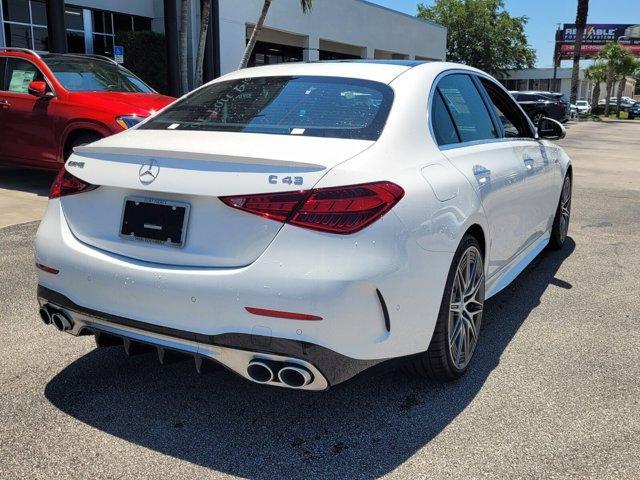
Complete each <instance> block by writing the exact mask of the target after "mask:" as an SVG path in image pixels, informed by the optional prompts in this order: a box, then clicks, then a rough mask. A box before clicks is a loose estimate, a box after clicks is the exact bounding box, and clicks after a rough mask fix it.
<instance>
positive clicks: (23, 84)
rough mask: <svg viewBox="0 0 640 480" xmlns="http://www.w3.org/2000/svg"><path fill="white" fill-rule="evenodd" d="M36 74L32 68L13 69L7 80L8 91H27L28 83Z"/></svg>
mask: <svg viewBox="0 0 640 480" xmlns="http://www.w3.org/2000/svg"><path fill="white" fill-rule="evenodd" d="M35 76H36V72H35V71H33V70H14V71H13V72H12V74H11V81H10V82H9V91H10V92H16V93H28V91H29V83H30V82H31V81H32V80H33V79H34V77H35Z"/></svg>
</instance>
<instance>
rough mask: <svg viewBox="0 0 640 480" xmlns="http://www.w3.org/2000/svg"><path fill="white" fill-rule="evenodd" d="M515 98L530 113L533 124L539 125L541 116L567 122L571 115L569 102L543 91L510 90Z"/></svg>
mask: <svg viewBox="0 0 640 480" xmlns="http://www.w3.org/2000/svg"><path fill="white" fill-rule="evenodd" d="M510 93H511V95H512V96H513V98H515V99H516V101H517V102H518V103H519V104H520V106H521V107H522V108H523V109H524V111H525V112H526V113H527V115H529V117H530V118H531V120H533V124H534V125H537V124H538V122H539V121H540V119H541V118H543V117H547V118H553V119H554V120H558V121H559V122H565V121H567V120H568V119H569V117H570V116H571V111H570V108H569V104H568V103H565V102H564V100H562V99H559V98H554V97H552V96H551V94H549V93H548V92H547V93H542V92H510Z"/></svg>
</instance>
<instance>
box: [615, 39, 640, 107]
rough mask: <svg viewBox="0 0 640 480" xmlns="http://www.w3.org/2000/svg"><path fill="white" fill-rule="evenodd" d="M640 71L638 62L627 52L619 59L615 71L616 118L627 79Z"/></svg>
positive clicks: (639, 62)
mask: <svg viewBox="0 0 640 480" xmlns="http://www.w3.org/2000/svg"><path fill="white" fill-rule="evenodd" d="M639 69H640V61H638V60H636V58H635V56H634V55H633V54H632V53H631V52H630V51H628V50H627V55H625V56H624V57H623V58H621V59H620V62H619V63H618V67H617V69H616V76H617V77H618V80H619V83H618V92H617V95H616V96H617V99H616V107H617V111H616V118H620V102H621V101H622V94H623V92H624V87H625V85H626V84H627V77H633V76H635V74H636V72H637V71H638V70H639Z"/></svg>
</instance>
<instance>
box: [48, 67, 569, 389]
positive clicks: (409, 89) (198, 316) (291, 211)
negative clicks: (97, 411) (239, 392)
mask: <svg viewBox="0 0 640 480" xmlns="http://www.w3.org/2000/svg"><path fill="white" fill-rule="evenodd" d="M563 136H564V129H563V127H562V126H561V125H560V124H559V123H557V122H555V121H553V120H548V119H544V120H543V121H541V122H540V124H539V125H538V127H537V129H536V128H534V126H533V125H532V123H531V122H530V121H529V119H528V118H527V116H526V115H525V113H524V112H523V111H522V109H521V108H520V107H519V106H518V104H517V103H516V102H515V101H514V100H513V98H512V97H511V96H510V95H509V93H508V92H507V91H506V90H505V89H504V88H503V87H502V85H500V83H498V82H497V81H496V80H494V79H493V78H492V77H490V76H489V75H487V74H485V73H483V72H481V71H479V70H476V69H473V68H470V67H466V66H463V65H457V64H451V63H441V62H432V63H422V62H409V61H403V62H389V61H377V62H376V61H355V62H340V61H338V62H319V63H306V64H305V63H302V64H286V65H275V66H265V67H259V68H251V69H246V70H241V71H237V72H234V73H231V74H228V75H225V76H223V77H221V78H219V79H217V80H215V81H213V82H211V83H209V84H207V85H205V86H203V87H201V88H199V89H197V90H195V91H193V92H191V93H189V94H188V95H186V96H185V97H183V98H181V99H180V100H178V101H176V102H175V103H173V104H171V105H170V106H168V107H167V108H165V109H164V110H163V111H161V112H159V113H158V114H156V115H155V116H153V117H151V118H149V119H148V120H146V121H144V122H142V123H140V124H139V125H137V126H136V127H134V128H131V129H130V130H127V131H125V132H123V133H121V134H118V135H115V136H113V137H109V138H105V139H103V140H100V141H98V142H96V143H93V144H90V145H87V146H83V147H78V148H76V149H75V152H74V154H73V155H72V156H71V157H70V158H69V160H68V161H67V163H66V165H65V167H64V168H63V169H62V171H61V172H60V174H59V175H58V177H57V178H56V180H55V182H54V184H53V186H52V188H51V193H50V198H51V200H50V202H49V205H48V208H47V211H46V214H45V217H44V219H43V221H42V223H41V224H40V228H39V230H38V235H37V240H36V264H37V267H38V275H39V287H38V300H39V304H40V307H41V308H40V316H41V318H42V320H43V321H44V323H46V324H53V325H55V326H56V327H57V328H58V329H59V330H61V331H66V332H68V333H71V334H72V335H84V334H93V335H95V338H96V343H97V345H98V346H105V345H114V344H121V345H124V348H125V350H126V352H127V353H128V354H132V353H135V352H138V351H143V350H145V349H149V348H152V349H156V350H157V353H158V357H159V359H160V361H161V362H165V361H166V359H167V358H168V356H169V355H174V354H180V355H184V354H185V353H186V354H188V355H191V356H193V358H195V363H196V367H197V368H198V369H201V368H202V367H203V366H204V365H206V364H207V362H211V361H213V362H217V363H219V364H222V365H223V366H225V367H227V368H228V369H230V370H232V371H233V372H235V373H237V374H239V375H241V376H242V377H244V378H246V379H248V380H252V381H254V382H258V383H261V384H268V385H274V386H282V387H289V388H297V389H304V390H323V389H326V388H328V387H330V386H332V385H336V384H338V383H340V382H343V381H345V380H347V379H349V378H350V377H353V376H354V375H356V374H358V373H360V372H362V371H363V370H365V369H367V368H369V367H372V366H374V365H376V364H380V363H382V362H384V361H386V360H389V359H398V360H401V361H403V362H406V364H407V366H408V370H410V371H413V372H415V373H416V374H419V375H425V376H429V377H432V378H437V379H454V378H457V377H459V376H460V375H462V374H463V373H464V372H465V371H466V370H467V369H468V368H469V365H470V361H471V359H472V357H473V353H474V350H475V349H476V346H477V344H478V341H479V338H480V333H481V321H482V311H483V305H484V302H485V300H486V299H488V298H490V297H491V296H493V295H495V294H496V293H498V292H499V291H500V290H501V289H503V288H504V287H505V286H507V285H508V284H509V283H510V282H511V281H512V280H513V279H514V278H515V277H516V276H517V275H518V274H519V273H520V272H521V271H522V270H523V269H524V268H525V267H526V266H527V264H529V263H530V262H531V261H532V259H533V258H534V257H536V255H538V254H539V253H540V252H541V251H542V250H543V249H544V248H545V247H550V248H560V247H562V246H563V244H564V243H565V239H566V237H567V229H568V225H569V216H570V209H571V186H572V167H571V164H570V160H569V158H568V157H567V155H566V154H565V153H564V151H563V150H562V149H561V148H559V147H558V146H556V145H554V144H553V143H551V142H550V141H549V140H554V139H559V138H562V137H563ZM484 341H488V342H490V341H491V339H490V338H485V339H484ZM394 363H395V362H394Z"/></svg>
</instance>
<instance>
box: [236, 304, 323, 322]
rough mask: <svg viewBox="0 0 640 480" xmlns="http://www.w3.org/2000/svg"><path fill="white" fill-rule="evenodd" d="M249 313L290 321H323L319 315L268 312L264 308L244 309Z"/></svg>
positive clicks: (277, 311)
mask: <svg viewBox="0 0 640 480" xmlns="http://www.w3.org/2000/svg"><path fill="white" fill-rule="evenodd" d="M244 308H245V309H246V310H247V312H249V313H253V314H254V315H260V316H263V317H275V318H286V319H288V320H322V317H318V316H317V315H309V314H306V313H295V312H281V311H279V310H266V309H264V308H255V307H244Z"/></svg>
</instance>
